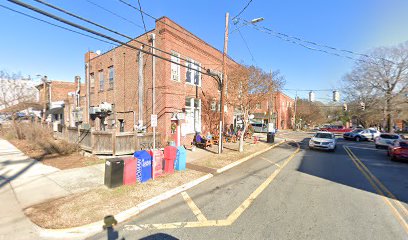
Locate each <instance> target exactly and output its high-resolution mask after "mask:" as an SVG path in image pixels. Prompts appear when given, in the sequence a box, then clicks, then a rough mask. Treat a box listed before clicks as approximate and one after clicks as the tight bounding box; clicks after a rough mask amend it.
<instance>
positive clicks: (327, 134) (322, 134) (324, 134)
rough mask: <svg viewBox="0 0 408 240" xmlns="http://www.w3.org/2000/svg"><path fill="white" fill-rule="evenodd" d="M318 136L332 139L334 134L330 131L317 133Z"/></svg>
mask: <svg viewBox="0 0 408 240" xmlns="http://www.w3.org/2000/svg"><path fill="white" fill-rule="evenodd" d="M315 137H316V138H329V139H332V138H333V137H332V135H331V134H330V133H317V134H316V135H315Z"/></svg>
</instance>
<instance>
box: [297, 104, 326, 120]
mask: <svg viewBox="0 0 408 240" xmlns="http://www.w3.org/2000/svg"><path fill="white" fill-rule="evenodd" d="M322 107H324V106H323V104H322V103H318V102H310V101H308V100H306V99H298V100H297V105H296V115H297V119H302V122H303V123H306V124H310V125H317V124H322V123H324V122H325V121H326V120H327V119H326V116H325V114H324V111H323V109H322Z"/></svg>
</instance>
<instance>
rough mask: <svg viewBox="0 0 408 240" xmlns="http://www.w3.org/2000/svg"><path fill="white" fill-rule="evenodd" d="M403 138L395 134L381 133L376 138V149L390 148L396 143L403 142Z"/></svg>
mask: <svg viewBox="0 0 408 240" xmlns="http://www.w3.org/2000/svg"><path fill="white" fill-rule="evenodd" d="M401 139H402V137H401V136H400V135H398V134H393V133H381V134H380V136H378V137H376V138H375V148H388V146H390V145H393V144H394V142H395V141H398V140H401Z"/></svg>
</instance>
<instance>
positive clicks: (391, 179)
mask: <svg viewBox="0 0 408 240" xmlns="http://www.w3.org/2000/svg"><path fill="white" fill-rule="evenodd" d="M309 140H310V138H305V139H303V140H302V141H301V148H302V149H304V150H305V151H306V153H305V154H304V156H303V158H302V159H301V162H300V165H299V167H298V171H300V172H302V173H306V174H309V175H312V176H315V177H319V178H323V179H326V180H329V181H332V182H335V183H339V184H343V185H347V186H349V187H353V188H357V189H360V190H363V191H367V192H371V193H374V194H378V193H377V192H376V191H375V190H374V188H373V187H372V186H371V185H370V183H369V182H368V180H367V179H366V178H365V177H364V175H363V173H362V172H360V171H359V170H358V168H357V167H356V165H355V164H354V163H353V161H352V160H351V158H350V156H349V155H348V154H347V152H346V151H345V150H344V149H343V145H346V144H347V142H344V141H338V143H337V149H336V152H334V153H333V152H326V151H324V150H309V149H308V142H309ZM350 149H351V150H352V152H353V153H354V154H355V155H356V156H357V157H358V158H359V159H360V160H361V161H362V162H363V163H364V165H365V166H366V167H367V168H368V169H369V170H370V172H371V173H372V174H373V175H374V176H376V177H377V178H378V179H379V180H380V182H381V183H382V184H384V185H385V186H386V187H387V188H388V189H389V190H390V191H391V192H392V193H393V194H394V195H395V196H396V197H397V198H398V200H400V201H401V202H405V203H408V178H407V177H406V176H408V164H406V163H395V162H391V161H390V160H389V159H388V157H387V156H386V153H385V151H376V150H375V148H374V147H373V150H370V149H359V148H351V147H350ZM384 194H386V193H384Z"/></svg>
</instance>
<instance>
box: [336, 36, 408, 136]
mask: <svg viewBox="0 0 408 240" xmlns="http://www.w3.org/2000/svg"><path fill="white" fill-rule="evenodd" d="M369 55H370V58H364V59H361V60H362V61H359V62H358V63H357V64H356V66H355V67H354V69H353V70H352V71H351V72H350V73H349V74H347V75H346V76H345V77H344V84H345V93H346V94H347V96H348V100H349V101H350V102H351V103H354V104H357V105H358V104H359V102H360V101H362V102H364V103H365V107H366V110H367V111H370V112H372V113H378V112H379V111H381V112H382V113H383V117H382V120H383V127H384V128H385V129H386V130H387V131H390V132H392V131H393V127H392V125H393V118H394V116H396V115H397V114H398V111H404V110H403V109H404V108H405V111H406V109H407V108H406V106H407V105H406V94H407V92H408V41H407V42H404V43H402V44H399V45H398V46H394V47H381V48H377V49H374V50H373V51H372V52H371V53H370V54H369ZM404 99H405V100H404ZM404 101H405V102H404ZM404 106H405V107H404ZM361 115H363V114H361Z"/></svg>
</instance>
